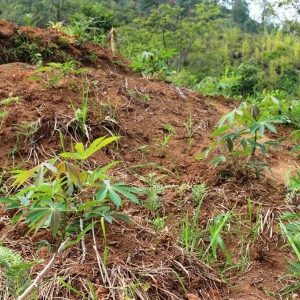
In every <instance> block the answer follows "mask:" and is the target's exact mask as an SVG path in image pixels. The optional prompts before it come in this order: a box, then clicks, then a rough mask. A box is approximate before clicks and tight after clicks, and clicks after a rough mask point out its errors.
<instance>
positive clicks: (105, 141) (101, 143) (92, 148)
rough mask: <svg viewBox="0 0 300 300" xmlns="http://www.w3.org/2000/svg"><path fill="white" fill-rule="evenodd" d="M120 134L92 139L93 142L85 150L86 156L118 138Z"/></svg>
mask: <svg viewBox="0 0 300 300" xmlns="http://www.w3.org/2000/svg"><path fill="white" fill-rule="evenodd" d="M120 138H121V137H120V136H111V137H109V138H106V137H101V138H98V139H96V140H95V141H93V143H92V144H91V145H90V146H89V147H88V149H87V150H86V158H88V157H89V156H91V155H92V154H94V153H95V152H97V151H98V150H100V149H101V148H103V147H105V146H106V145H108V144H110V143H112V142H114V141H116V140H118V139H120Z"/></svg>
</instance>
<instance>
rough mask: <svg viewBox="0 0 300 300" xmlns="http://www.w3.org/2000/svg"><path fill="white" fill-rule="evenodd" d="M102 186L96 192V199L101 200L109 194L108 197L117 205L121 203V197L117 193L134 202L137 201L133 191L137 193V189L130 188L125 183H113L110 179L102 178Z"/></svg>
mask: <svg viewBox="0 0 300 300" xmlns="http://www.w3.org/2000/svg"><path fill="white" fill-rule="evenodd" d="M103 183H104V188H103V189H101V190H99V191H98V192H97V194H96V200H98V201H102V200H103V199H105V198H106V197H108V196H109V198H110V199H111V200H112V202H113V203H114V204H115V205H116V206H117V207H119V206H120V205H121V203H122V199H121V197H120V196H119V195H118V193H119V194H122V195H123V196H125V197H126V198H128V199H129V200H131V201H132V202H134V203H139V200H138V199H137V197H136V196H135V195H134V194H133V193H137V194H138V193H139V190H137V189H134V188H130V187H128V186H127V185H125V183H122V182H117V183H114V184H111V183H110V180H103Z"/></svg>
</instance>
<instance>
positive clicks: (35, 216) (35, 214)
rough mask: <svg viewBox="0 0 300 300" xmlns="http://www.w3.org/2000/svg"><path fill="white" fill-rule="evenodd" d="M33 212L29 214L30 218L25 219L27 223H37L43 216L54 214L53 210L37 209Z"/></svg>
mask: <svg viewBox="0 0 300 300" xmlns="http://www.w3.org/2000/svg"><path fill="white" fill-rule="evenodd" d="M32 210H33V212H31V213H29V214H28V216H27V217H26V219H25V222H32V223H36V222H37V221H38V220H39V219H40V218H41V217H42V216H43V215H45V214H50V213H51V212H52V210H51V209H48V208H46V209H45V208H35V209H32Z"/></svg>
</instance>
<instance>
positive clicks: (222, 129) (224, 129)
mask: <svg viewBox="0 0 300 300" xmlns="http://www.w3.org/2000/svg"><path fill="white" fill-rule="evenodd" d="M231 127H232V125H226V126H221V127H218V129H216V130H214V131H213V132H212V134H211V137H212V138H214V137H215V136H216V135H219V134H222V133H223V132H225V131H227V130H228V129H229V128H231Z"/></svg>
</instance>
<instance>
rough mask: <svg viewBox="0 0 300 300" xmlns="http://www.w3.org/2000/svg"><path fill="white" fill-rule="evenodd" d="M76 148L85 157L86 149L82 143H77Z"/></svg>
mask: <svg viewBox="0 0 300 300" xmlns="http://www.w3.org/2000/svg"><path fill="white" fill-rule="evenodd" d="M74 148H75V150H76V151H77V153H78V154H79V156H81V157H85V151H84V147H83V144H82V143H77V144H76V145H75V147H74Z"/></svg>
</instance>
